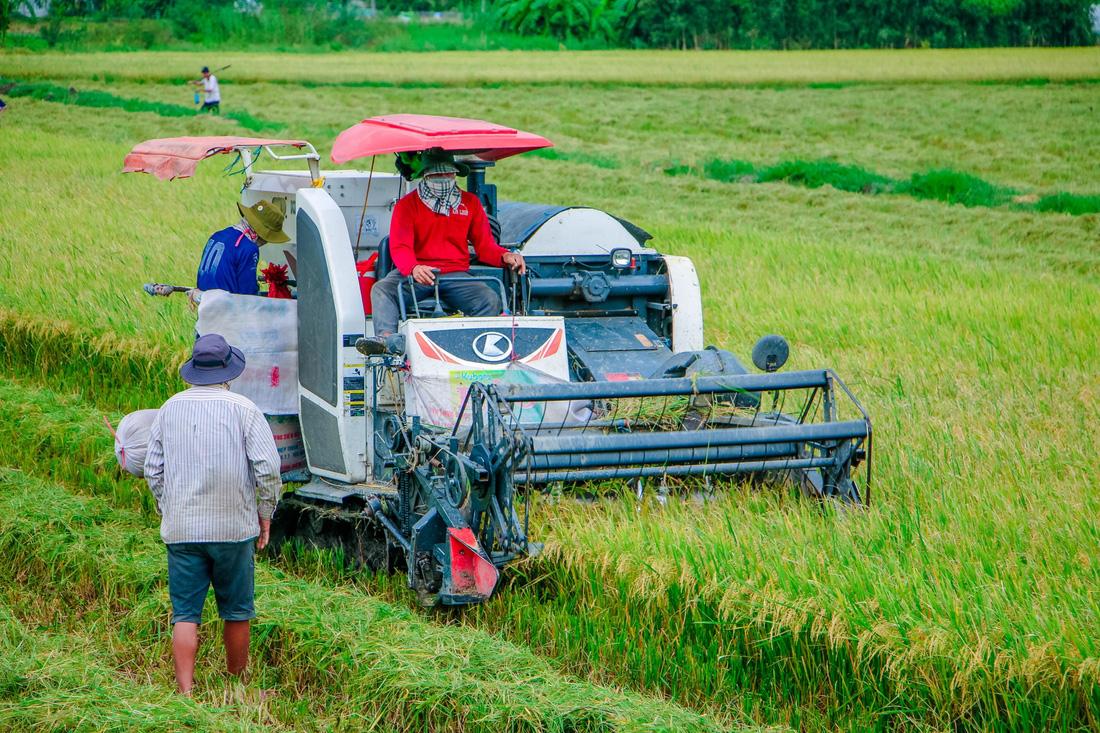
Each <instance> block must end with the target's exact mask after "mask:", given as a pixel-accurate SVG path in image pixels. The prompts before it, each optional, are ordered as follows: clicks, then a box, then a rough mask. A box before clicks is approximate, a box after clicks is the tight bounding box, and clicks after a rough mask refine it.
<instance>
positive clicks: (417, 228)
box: [390, 191, 508, 275]
mask: <svg viewBox="0 0 1100 733" xmlns="http://www.w3.org/2000/svg"><path fill="white" fill-rule="evenodd" d="M467 242H472V243H473V245H474V251H475V252H476V253H477V258H478V259H479V260H481V261H482V262H484V263H485V264H487V265H493V266H494V267H502V266H503V265H504V260H503V259H501V258H502V257H503V255H504V254H505V253H506V252H507V251H508V250H506V249H504V248H503V247H501V246H500V245H498V244H497V243H496V242H494V241H493V235H492V232H491V231H490V229H489V217H487V216H486V215H485V209H484V208H483V207H482V206H481V201H479V200H478V198H477V196H474V195H473V194H472V193H468V192H466V191H463V192H462V203H461V204H459V206H458V208H457V209H455V210H453V211H452V212H451V214H450V216H443V215H442V214H436V213H435V212H434V211H432V210H431V209H429V208H428V207H427V206H425V205H424V202H423V201H421V200H420V196H419V195H417V193H416V191H413V192H412V193H410V194H408V195H407V196H405V197H404V198H402V199H401V200H400V201H398V202H397V206H395V207H394V209H393V219H392V220H391V221H390V256H391V257H392V258H393V264H394V266H395V267H397V269H398V270H400V271H401V274H402V275H410V274H412V271H413V268H414V267H416V266H417V265H427V266H428V267H438V268H439V269H440V271H442V272H465V271H466V270H469V269H470V253H469V249H467Z"/></svg>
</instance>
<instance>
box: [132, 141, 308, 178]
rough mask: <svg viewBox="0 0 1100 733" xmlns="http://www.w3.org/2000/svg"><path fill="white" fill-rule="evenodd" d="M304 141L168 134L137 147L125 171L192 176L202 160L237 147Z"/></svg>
mask: <svg viewBox="0 0 1100 733" xmlns="http://www.w3.org/2000/svg"><path fill="white" fill-rule="evenodd" d="M308 144H309V143H307V142H305V141H304V140H265V139H263V138H256V137H232V136H224V137H166V138H161V139H158V140H146V141H145V142H143V143H139V144H138V145H135V146H134V149H133V150H131V151H130V154H129V155H127V156H126V162H125V163H124V164H123V167H122V172H123V173H135V172H141V173H152V174H153V175H154V176H156V177H157V178H159V179H160V180H162V181H167V180H172V179H175V178H190V177H191V176H193V175H195V167H196V166H197V165H198V164H199V161H200V160H204V159H205V158H209V157H210V156H211V155H218V154H220V153H231V152H233V149H234V148H236V147H246V148H257V147H260V146H261V145H292V146H294V147H296V148H302V147H305V146H306V145H308Z"/></svg>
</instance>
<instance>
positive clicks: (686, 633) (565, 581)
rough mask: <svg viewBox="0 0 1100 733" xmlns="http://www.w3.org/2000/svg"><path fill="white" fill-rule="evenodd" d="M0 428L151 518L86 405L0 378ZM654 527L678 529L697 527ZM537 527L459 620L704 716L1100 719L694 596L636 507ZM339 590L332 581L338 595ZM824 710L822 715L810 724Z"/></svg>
mask: <svg viewBox="0 0 1100 733" xmlns="http://www.w3.org/2000/svg"><path fill="white" fill-rule="evenodd" d="M29 405H33V406H34V407H32V408H30V409H27V406H29ZM0 425H4V426H7V429H8V431H10V432H8V434H6V435H5V434H0V442H2V444H3V445H4V446H5V447H4V449H3V451H2V452H0V455H2V456H3V462H5V463H8V464H11V465H18V466H20V467H25V468H30V469H33V470H35V471H36V472H38V473H41V474H42V475H48V476H50V477H51V478H54V479H57V480H62V481H65V482H68V483H73V484H75V485H79V486H82V487H86V489H83V490H91V491H93V492H94V493H96V494H99V495H103V496H108V497H112V499H113V500H115V501H116V502H119V503H122V504H123V505H129V506H143V507H144V508H145V511H146V512H147V513H151V512H150V511H149V507H148V495H147V493H146V492H143V491H142V490H141V489H142V488H143V487H141V485H140V483H136V482H133V481H129V480H126V479H123V480H122V481H119V480H118V478H117V477H118V471H117V468H115V466H114V465H113V463H112V462H111V459H110V445H111V439H110V437H109V436H108V434H107V433H106V431H105V430H103V429H100V428H99V427H98V426H97V424H96V416H95V413H94V410H91V409H89V408H88V407H87V406H86V405H84V404H80V403H78V402H76V401H74V400H71V399H67V398H65V397H62V396H60V395H56V394H51V393H49V392H46V391H42V390H37V389H29V388H27V387H24V386H21V385H19V384H16V383H12V382H4V381H0ZM135 490H136V493H135ZM713 511H716V512H720V508H719V507H715V508H714V510H713ZM787 511H791V510H790V509H788V510H787ZM570 515H573V516H572V517H570ZM663 515H664V517H665V520H664V521H667V522H668V523H669V524H671V525H672V526H673V527H676V526H681V525H683V526H684V527H685V528H686V526H690V525H694V524H697V523H698V522H699V521H700V520H701V519H702V518H701V517H693V516H692V515H691V513H690V512H685V513H682V514H678V513H675V512H671V513H670V510H665V511H664V512H663ZM537 516H538V517H539V518H540V521H539V522H538V524H537V527H536V529H537V532H538V533H539V534H540V535H542V536H544V537H545V538H546V539H547V540H548V545H547V549H546V551H545V554H544V556H543V557H541V558H539V559H538V560H537V561H534V562H531V563H527V564H525V565H524V566H522V567H521V568H516V569H514V570H512V571H510V572H509V573H508V574H506V575H505V578H506V580H507V586H506V587H505V588H503V589H502V592H501V593H500V594H498V596H496V597H495V599H494V600H493V602H492V603H489V604H486V605H485V606H483V607H477V608H472V609H469V610H467V611H466V612H465V619H464V620H465V621H466V622H468V623H470V624H472V625H475V626H479V627H483V628H485V627H487V628H490V629H493V630H494V631H495V632H497V633H501V634H503V635H505V636H506V637H507V638H509V639H510V640H512V641H513V642H515V643H517V644H524V645H529V646H531V648H532V649H534V650H535V651H537V652H539V653H542V654H544V655H545V656H547V657H549V658H550V659H552V660H556V661H554V662H553V663H554V664H556V665H557V666H558V667H559V668H560V669H562V670H563V671H567V672H569V673H573V674H577V675H580V676H582V677H585V678H588V679H591V680H593V681H597V682H600V683H605V684H618V685H629V686H630V687H631V688H636V689H637V688H640V689H643V690H648V691H650V692H653V693H657V694H661V695H668V696H671V697H673V698H675V699H677V700H678V701H680V702H681V703H683V704H686V705H690V706H692V707H702V708H704V709H726V710H730V709H734V708H737V707H739V706H741V705H744V704H745V703H746V702H747V700H753V699H764V700H767V699H782V700H784V701H785V704H784V707H786V705H788V704H789V705H790V706H791V707H790V709H788V711H787V713H786V714H785V719H788V720H789V722H791V723H792V724H794V725H798V726H800V727H801V726H802V725H810V724H814V725H815V727H816V726H820V727H821V728H834V727H837V726H838V725H839V724H842V723H851V722H852V721H863V723H864V724H868V725H869V724H870V723H868V722H867V721H868V720H875V721H877V722H879V723H883V724H885V723H887V722H890V721H894V722H896V723H898V724H900V723H901V722H903V721H914V720H920V721H922V722H923V723H925V724H928V725H933V726H944V725H948V724H949V723H950V722H951V721H960V720H961V721H966V724H965V725H962V729H966V730H1013V729H1019V728H1021V727H1024V728H1031V729H1045V728H1049V727H1052V726H1053V724H1054V723H1055V722H1057V723H1059V724H1061V726H1063V727H1064V728H1065V729H1067V730H1085V729H1087V728H1088V726H1089V724H1090V721H1092V720H1095V719H1097V717H1100V688H1098V687H1097V685H1096V680H1095V679H1094V672H1093V671H1092V667H1091V666H1090V665H1091V664H1092V660H1085V661H1084V662H1081V663H1077V664H1075V663H1073V662H1072V661H1070V660H1068V659H1066V658H1064V657H1062V656H1060V655H1058V654H1054V653H1052V652H1051V650H1049V649H1045V648H1043V647H1029V649H1030V651H1026V650H1025V651H1023V652H1020V653H1019V654H1016V653H1014V652H1013V653H1009V652H1007V651H1005V650H1003V649H999V648H997V647H996V646H987V647H985V648H984V650H983V649H982V648H970V647H968V646H966V645H964V646H962V647H959V646H957V645H956V643H954V642H951V641H950V640H949V638H948V637H947V636H946V635H945V634H944V632H943V631H942V630H941V631H938V632H937V631H936V630H935V629H933V628H919V627H918V628H911V629H908V630H905V629H902V628H899V627H898V626H896V625H895V624H892V623H890V622H889V621H888V620H887V619H885V618H877V619H876V618H875V616H874V615H873V614H867V613H866V611H867V609H864V610H863V611H860V608H853V609H852V612H850V613H846V614H840V615H835V614H831V613H829V612H828V610H827V609H825V608H818V607H814V606H813V604H812V603H810V604H808V603H807V602H806V601H805V600H804V599H799V598H798V597H797V595H793V596H787V594H785V593H784V592H782V591H781V590H780V589H777V588H767V587H760V588H756V587H754V585H753V583H752V581H751V579H750V580H748V581H746V582H747V584H746V585H742V586H732V585H730V581H727V582H718V581H715V582H714V583H711V584H701V580H700V579H701V578H705V577H708V576H709V575H710V574H711V571H710V570H707V569H706V568H707V566H708V565H709V564H710V563H709V562H707V561H705V558H696V559H694V560H691V559H690V558H687V560H690V561H691V562H693V563H700V564H699V566H698V567H696V568H695V569H694V570H692V569H691V568H686V567H679V566H676V565H675V564H672V565H670V564H669V562H668V561H666V560H662V559H661V558H659V557H658V556H657V555H654V554H652V553H648V557H649V560H648V561H646V562H639V561H638V560H636V559H634V557H633V554H634V550H636V549H638V548H637V546H636V543H637V541H638V540H637V538H634V537H632V535H633V534H635V533H636V532H641V533H642V534H643V535H648V533H651V532H655V531H657V530H656V529H655V527H654V526H653V524H654V522H655V521H656V517H653V516H649V513H648V512H646V513H644V515H643V516H637V515H636V513H635V511H634V508H633V507H631V506H626V505H615V506H613V507H604V508H603V509H601V510H600V512H599V513H598V514H597V513H596V511H595V508H592V507H587V508H578V509H576V510H570V509H569V508H568V506H564V507H561V508H559V509H557V510H551V511H548V512H539V513H538V514H537ZM628 516H629V517H631V518H630V519H627V517H628ZM820 521H825V520H823V519H821V518H819V522H820ZM547 523H550V524H547ZM639 524H640V525H641V526H640V527H637V526H635V525H639ZM578 528H587V530H585V529H578ZM730 529H731V530H732V528H730ZM671 531H672V532H673V534H675V532H676V530H675V529H673V530H671ZM700 531H701V530H700ZM716 531H717V530H716ZM572 534H577V535H585V534H592V535H601V536H616V537H620V538H622V539H623V542H622V543H621V544H622V545H623V549H622V550H621V551H616V552H606V553H604V554H601V555H597V554H595V553H594V552H593V551H591V550H582V549H578V548H587V547H592V546H593V545H592V543H590V542H588V541H586V540H584V539H583V538H577V537H571V536H570V535H572ZM719 534H720V532H719ZM653 541H654V540H653V539H650V540H649V541H648V542H649V543H651V542H653ZM643 542H645V541H644V540H643ZM660 542H661V544H665V543H666V542H667V540H661V541H660ZM723 546H724V545H723ZM730 547H731V548H732V547H735V546H734V545H732V544H731V545H730ZM854 562H857V563H858V560H854ZM650 563H654V564H652V565H651V564H650ZM741 575H744V573H736V574H733V575H731V577H740V576H741ZM749 575H751V573H750V574H749ZM335 577H336V579H335V580H332V579H330V582H337V583H338V582H339V577H340V574H339V573H338V574H337V575H336V576H335ZM746 577H748V576H746ZM358 583H360V584H361V585H362V587H364V588H366V589H367V590H369V591H370V592H371V593H375V594H384V595H387V596H389V597H390V598H391V599H392V600H393V601H395V602H398V603H402V604H408V603H410V602H411V600H412V599H411V598H410V597H408V596H407V594H405V592H404V589H403V588H402V587H401V585H402V584H401V582H400V580H399V579H384V578H370V577H363V578H359V579H358ZM1081 610H1082V611H1084V610H1085V609H1081ZM861 624H862V625H861ZM746 698H747V699H746ZM749 709H750V710H751V709H752V708H751V706H749ZM822 710H825V711H829V712H827V713H815V712H813V711H822ZM841 710H843V711H844V712H843V713H838V712H837V711H841ZM837 716H839V717H837ZM804 717H806V718H809V719H803V718H804ZM819 717H820V718H824V720H819V719H818V718H819ZM851 729H853V730H855V729H858V725H857V724H853V727H852V728H851Z"/></svg>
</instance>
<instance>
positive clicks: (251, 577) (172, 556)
mask: <svg viewBox="0 0 1100 733" xmlns="http://www.w3.org/2000/svg"><path fill="white" fill-rule="evenodd" d="M165 547H167V548H168V596H169V597H170V598H171V599H172V623H173V624H176V623H179V622H181V621H186V622H190V623H193V624H197V623H201V622H202V607H203V605H205V603H206V592H207V590H209V588H210V586H211V585H213V586H214V600H215V601H217V603H218V617H219V618H221V619H224V620H225V621H247V620H249V619H253V618H256V608H255V604H254V600H255V595H256V582H255V575H256V549H255V545H254V543H253V540H245V541H244V542H180V543H178V544H172V545H165Z"/></svg>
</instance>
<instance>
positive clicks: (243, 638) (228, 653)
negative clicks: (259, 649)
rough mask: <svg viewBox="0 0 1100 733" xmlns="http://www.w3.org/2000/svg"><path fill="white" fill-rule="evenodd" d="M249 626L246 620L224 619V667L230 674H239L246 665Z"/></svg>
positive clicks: (249, 634)
mask: <svg viewBox="0 0 1100 733" xmlns="http://www.w3.org/2000/svg"><path fill="white" fill-rule="evenodd" d="M250 638H251V627H250V626H249V622H248V621H226V622H225V630H224V631H223V632H222V641H224V642H225V668H226V670H227V671H228V672H229V674H232V675H239V674H241V673H243V672H244V671H245V669H246V668H247V667H248V642H249V640H250Z"/></svg>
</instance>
